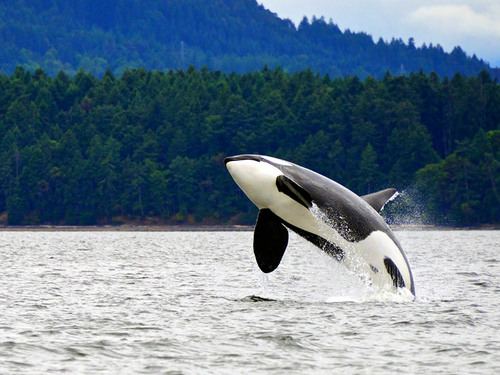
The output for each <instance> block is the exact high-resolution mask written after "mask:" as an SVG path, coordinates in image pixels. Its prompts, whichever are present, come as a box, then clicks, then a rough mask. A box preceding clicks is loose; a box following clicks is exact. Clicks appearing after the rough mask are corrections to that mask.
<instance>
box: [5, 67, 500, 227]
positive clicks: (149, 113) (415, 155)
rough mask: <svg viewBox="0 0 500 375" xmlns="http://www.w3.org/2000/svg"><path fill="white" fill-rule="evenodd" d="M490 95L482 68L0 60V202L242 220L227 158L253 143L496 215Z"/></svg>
mask: <svg viewBox="0 0 500 375" xmlns="http://www.w3.org/2000/svg"><path fill="white" fill-rule="evenodd" d="M499 108H500V85H499V84H498V82H497V81H496V80H492V79H491V77H490V76H489V74H488V73H487V72H481V73H480V74H479V75H478V76H477V77H469V78H467V77H465V76H464V75H461V74H456V75H454V76H453V77H452V78H451V79H447V78H444V79H440V78H439V77H438V76H437V75H436V74H434V73H431V74H430V75H427V74H425V73H423V72H422V71H421V72H419V73H412V74H410V75H408V76H393V75H390V74H386V75H385V76H384V78H382V79H380V80H375V79H373V78H371V77H369V78H367V79H365V80H360V79H359V78H357V77H346V78H343V79H340V78H335V79H332V78H331V77H330V76H328V75H324V76H322V75H319V74H315V73H313V71H312V70H310V69H309V70H304V71H299V72H296V73H293V74H290V73H286V72H285V71H284V70H283V69H282V68H276V69H269V68H264V69H262V70H260V71H257V72H253V73H246V74H234V73H233V74H225V73H221V72H220V71H211V70H209V69H207V68H202V69H201V70H197V69H195V68H193V67H190V68H188V69H186V70H177V71H173V70H170V71H168V72H160V71H150V70H145V69H131V70H125V71H124V73H123V74H122V75H121V76H115V75H114V74H113V73H112V72H111V71H110V70H107V71H106V72H104V74H103V77H102V78H101V79H97V78H96V77H95V76H94V75H92V74H90V73H86V72H84V71H83V70H80V71H78V72H77V73H76V74H75V75H74V76H68V75H66V74H64V73H62V72H60V73H58V74H57V75H56V76H55V77H51V76H50V75H48V74H47V73H46V72H45V71H43V70H41V69H37V70H36V71H34V72H30V71H28V70H25V69H23V68H21V67H18V68H17V69H16V70H15V72H14V73H13V74H12V75H10V76H5V75H0V218H6V219H5V220H7V222H8V223H9V224H41V223H53V224H63V223H64V224H97V223H122V222H127V221H142V222H147V221H148V220H149V221H161V222H166V223H175V222H182V223H186V222H204V223H228V222H232V223H251V222H253V220H254V216H255V211H254V210H255V208H254V207H253V206H252V205H251V204H250V203H249V202H248V200H247V199H244V198H243V197H242V193H241V192H240V191H239V189H238V188H237V187H236V186H235V184H234V183H233V182H232V180H231V178H230V177H229V175H228V173H227V172H226V170H225V168H224V164H223V158H224V156H228V155H233V154H238V153H260V154H267V155H273V156H277V157H281V158H285V159H287V160H290V161H293V162H296V163H298V164H302V165H304V166H305V167H308V168H311V169H313V170H316V171H318V172H320V173H322V174H325V175H326V176H329V177H331V178H333V179H335V180H337V181H338V182H340V183H342V184H344V185H346V186H347V187H349V188H351V189H353V190H354V191H355V192H357V193H358V194H366V193H370V192H374V191H376V190H378V189H382V188H386V187H388V186H394V187H396V188H398V189H407V190H412V191H416V192H418V194H419V195H420V201H421V202H424V203H423V207H421V211H422V217H423V218H424V220H426V221H429V222H436V221H439V222H441V223H458V224H478V223H492V222H495V223H498V222H499V221H500V204H499V203H500V201H499V198H500V112H499ZM2 213H6V215H5V214H2Z"/></svg>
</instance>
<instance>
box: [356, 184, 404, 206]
mask: <svg viewBox="0 0 500 375" xmlns="http://www.w3.org/2000/svg"><path fill="white" fill-rule="evenodd" d="M397 193H398V192H397V190H396V189H393V188H390V189H385V190H381V191H377V192H376V193H371V194H367V195H363V196H362V197H361V198H363V199H364V200H365V201H366V202H367V203H368V204H369V205H370V206H372V207H373V208H374V209H375V211H377V212H380V211H381V210H382V208H384V205H385V204H386V203H387V202H388V201H390V200H391V199H393V198H394V197H395V196H396V194H397Z"/></svg>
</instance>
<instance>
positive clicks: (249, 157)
mask: <svg viewBox="0 0 500 375" xmlns="http://www.w3.org/2000/svg"><path fill="white" fill-rule="evenodd" d="M241 160H254V161H258V162H260V161H261V160H262V158H261V157H260V156H256V155H236V156H229V157H227V158H225V159H224V164H225V165H227V163H229V162H231V161H241Z"/></svg>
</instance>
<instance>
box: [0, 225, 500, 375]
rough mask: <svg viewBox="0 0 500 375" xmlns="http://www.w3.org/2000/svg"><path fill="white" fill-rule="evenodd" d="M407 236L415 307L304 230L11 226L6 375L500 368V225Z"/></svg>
mask: <svg viewBox="0 0 500 375" xmlns="http://www.w3.org/2000/svg"><path fill="white" fill-rule="evenodd" d="M396 236H397V237H398V238H399V239H400V241H401V243H402V245H403V248H404V249H405V251H406V254H407V256H408V260H409V262H410V265H411V267H412V270H413V274H414V278H415V285H416V293H417V298H416V300H413V299H412V298H411V296H408V295H405V294H401V295H398V294H393V293H386V292H382V291H375V290H370V289H369V287H367V286H365V285H364V284H363V283H362V281H360V280H359V279H358V278H357V277H356V276H355V275H351V274H349V273H347V272H346V271H345V270H344V269H343V268H342V267H341V266H340V265H339V264H337V263H336V262H335V261H333V260H332V259H330V258H329V257H327V256H325V255H323V254H322V253H321V252H320V251H317V250H316V249H315V248H314V247H312V246H311V245H309V244H308V243H306V242H304V241H303V240H302V239H300V238H298V237H297V236H292V237H291V244H290V246H289V248H288V250H287V252H286V253H285V256H284V258H283V262H282V264H281V265H280V267H279V268H278V269H277V270H276V271H275V272H274V273H272V274H270V275H269V276H265V275H263V274H262V273H260V271H258V269H257V266H256V264H255V260H254V259H253V253H252V249H251V246H252V233H251V232H125V233H124V232H0V373H1V374H15V373H23V374H40V373H44V374H51V373H71V374H78V373H84V374H114V373H134V374H159V373H162V374H210V373H215V374H234V373H238V374H245V373H249V374H250V373H251V374H255V373H266V374H285V373H286V374H288V373H292V374H313V373H314V374H318V373H319V374H321V373H324V374H331V373H342V374H371V373H373V374H380V373H410V374H428V373H440V374H459V373H463V374H465V373H467V374H493V373H500V330H499V328H500V282H499V281H500V280H499V275H500V260H499V252H500V231H428V232H423V231H399V232H396Z"/></svg>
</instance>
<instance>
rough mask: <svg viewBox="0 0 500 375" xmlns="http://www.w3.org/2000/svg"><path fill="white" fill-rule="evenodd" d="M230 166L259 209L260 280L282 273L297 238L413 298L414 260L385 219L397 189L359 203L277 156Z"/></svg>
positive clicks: (232, 161)
mask: <svg viewBox="0 0 500 375" xmlns="http://www.w3.org/2000/svg"><path fill="white" fill-rule="evenodd" d="M224 163H225V166H226V168H227V170H228V172H229V174H230V175H231V177H232V178H233V180H234V181H235V182H236V184H237V185H238V186H239V188H240V189H241V190H242V191H243V192H244V193H245V195H246V196H247V197H248V198H249V199H250V201H251V202H252V203H253V204H255V206H257V208H258V209H259V213H258V215H257V221H256V223H255V228H254V235H253V250H254V254H255V259H256V261H257V265H258V267H259V268H260V270H261V271H262V272H264V273H269V272H272V271H274V270H275V269H276V268H277V267H278V266H279V264H280V262H281V260H282V258H283V255H284V253H285V250H286V248H287V246H288V239H289V231H292V232H295V233H297V234H298V235H299V236H301V237H303V238H304V239H305V240H307V241H309V242H310V243H312V244H313V245H315V246H316V247H318V248H319V249H321V250H322V251H324V252H325V253H327V254H328V255H330V256H331V257H333V258H334V259H335V260H337V261H338V262H340V263H341V264H343V265H344V266H345V267H346V268H347V269H348V270H349V271H351V272H352V273H355V274H357V275H359V276H360V277H361V278H362V279H364V280H367V282H368V283H369V284H370V285H374V286H377V287H381V288H386V289H389V290H392V291H397V290H399V289H408V290H409V291H410V292H411V293H412V294H413V295H415V285H414V282H413V275H412V272H411V269H410V265H409V263H408V259H407V257H406V255H405V253H404V251H403V248H402V247H401V244H400V243H399V241H398V239H397V238H396V236H395V235H394V233H393V232H392V231H391V229H390V228H389V226H388V224H387V223H386V222H385V220H384V219H383V218H382V217H381V216H380V214H379V212H380V211H381V210H382V209H383V207H384V205H385V204H386V203H387V202H388V201H390V200H392V199H393V198H394V197H395V196H396V195H397V191H396V189H393V188H388V189H385V190H382V191H378V192H375V193H371V194H368V195H364V196H358V195H357V194H355V193H354V192H352V191H351V190H349V189H348V188H346V187H344V186H343V185H341V184H339V183H338V182H335V181H333V180H331V179H329V178H327V177H325V176H323V175H321V174H319V173H317V172H314V171H312V170H310V169H307V168H304V167H301V166H299V165H297V164H294V163H291V162H288V161H285V160H281V159H278V158H275V157H271V156H264V155H256V154H244V155H235V156H230V157H227V158H225V159H224Z"/></svg>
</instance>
